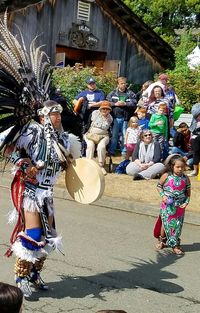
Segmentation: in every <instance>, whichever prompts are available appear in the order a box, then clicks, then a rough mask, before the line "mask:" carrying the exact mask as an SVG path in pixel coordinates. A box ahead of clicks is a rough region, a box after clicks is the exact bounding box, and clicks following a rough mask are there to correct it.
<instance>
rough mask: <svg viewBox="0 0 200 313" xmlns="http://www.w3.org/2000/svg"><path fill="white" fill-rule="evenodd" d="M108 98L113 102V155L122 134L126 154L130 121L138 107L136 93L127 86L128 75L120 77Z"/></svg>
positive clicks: (121, 147)
mask: <svg viewBox="0 0 200 313" xmlns="http://www.w3.org/2000/svg"><path fill="white" fill-rule="evenodd" d="M107 100H108V101H109V102H110V103H111V106H112V114H113V127H112V138H111V143H110V147H109V152H110V154H111V155H115V152H116V148H117V144H118V142H119V137H120V135H122V142H121V146H120V150H121V154H122V155H125V154H126V147H125V146H124V139H125V133H126V129H127V127H128V121H129V119H130V117H131V116H132V115H133V113H134V111H135V109H136V97H135V93H134V92H133V91H131V90H129V89H128V88H127V82H126V77H118V79H117V88H116V89H115V90H113V91H112V92H110V93H109V94H108V96H107Z"/></svg>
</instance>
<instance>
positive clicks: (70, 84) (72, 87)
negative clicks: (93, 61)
mask: <svg viewBox="0 0 200 313" xmlns="http://www.w3.org/2000/svg"><path fill="white" fill-rule="evenodd" d="M89 77H93V78H94V79H95V80H96V82H97V88H98V89H101V90H102V91H104V93H105V94H108V93H109V92H110V91H112V90H113V89H114V88H115V87H116V75H115V74H114V73H112V72H109V73H102V72H100V73H99V72H98V71H97V69H96V68H95V67H94V68H89V67H86V68H83V69H81V70H76V69H75V68H74V67H70V66H67V67H65V68H57V69H55V70H54V71H53V82H54V85H55V87H56V88H60V89H61V92H62V94H63V95H64V96H65V97H66V98H67V99H68V101H69V103H70V106H72V101H73V100H74V98H75V96H76V95H77V94H78V93H79V92H80V91H82V90H84V89H86V87H87V84H86V79H87V78H89Z"/></svg>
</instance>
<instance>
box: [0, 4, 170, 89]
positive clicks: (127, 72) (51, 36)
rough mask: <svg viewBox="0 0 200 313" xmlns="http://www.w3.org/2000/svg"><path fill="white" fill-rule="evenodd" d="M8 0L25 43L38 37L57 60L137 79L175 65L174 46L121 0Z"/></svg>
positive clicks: (53, 61) (54, 61)
mask: <svg viewBox="0 0 200 313" xmlns="http://www.w3.org/2000/svg"><path fill="white" fill-rule="evenodd" d="M5 2H6V1H5ZM9 3H12V5H11V6H10V7H8V9H9V12H10V15H9V21H10V24H11V27H12V30H13V32H14V33H16V34H17V33H18V29H17V27H16V26H15V25H17V26H18V27H19V28H20V30H21V32H22V34H23V36H24V39H25V44H26V45H27V46H28V45H29V44H30V41H31V40H32V39H33V38H34V37H35V36H38V39H37V43H38V44H39V45H43V44H45V49H46V52H47V54H48V55H49V56H50V58H51V62H52V64H53V65H59V66H63V65H65V66H66V65H68V64H69V65H74V64H75V63H76V62H78V63H83V65H89V66H93V65H95V66H100V67H102V68H103V69H104V70H105V71H109V70H114V71H116V72H117V73H118V75H123V76H126V77H128V79H129V80H130V81H131V82H134V83H136V84H141V83H143V82H144V81H146V80H149V79H152V78H153V75H154V73H156V72H161V71H163V70H164V69H166V68H169V67H171V66H172V65H173V58H174V51H173V49H172V48H171V47H170V46H169V45H168V44H167V43H166V42H165V41H163V40H162V39H161V38H160V37H159V36H158V35H157V34H156V33H155V32H153V31H152V30H151V29H150V28H149V27H148V26H147V25H146V24H145V23H144V22H143V21H142V20H141V19H140V18H138V17H137V16H136V15H135V14H134V13H133V12H132V11H131V10H130V9H129V8H128V7H127V6H126V5H125V4H124V3H123V2H122V1H121V0H46V1H40V2H38V1H9ZM3 10H4V7H3V6H1V12H3Z"/></svg>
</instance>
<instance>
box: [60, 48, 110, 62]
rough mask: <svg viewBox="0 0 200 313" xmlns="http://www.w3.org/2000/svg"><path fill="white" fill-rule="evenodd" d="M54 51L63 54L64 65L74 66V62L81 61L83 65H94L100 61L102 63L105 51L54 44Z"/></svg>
mask: <svg viewBox="0 0 200 313" xmlns="http://www.w3.org/2000/svg"><path fill="white" fill-rule="evenodd" d="M56 53H64V54H65V66H67V65H70V66H74V65H75V63H82V64H83V66H96V65H100V63H102V64H103V62H104V60H105V58H106V52H101V51H91V50H84V49H76V48H69V47H65V46H56Z"/></svg>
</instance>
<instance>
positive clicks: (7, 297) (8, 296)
mask: <svg viewBox="0 0 200 313" xmlns="http://www.w3.org/2000/svg"><path fill="white" fill-rule="evenodd" d="M22 302H23V293H22V291H21V290H20V289H19V288H18V287H15V286H12V285H9V284H5V283H1V282H0V312H1V313H20V312H22Z"/></svg>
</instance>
